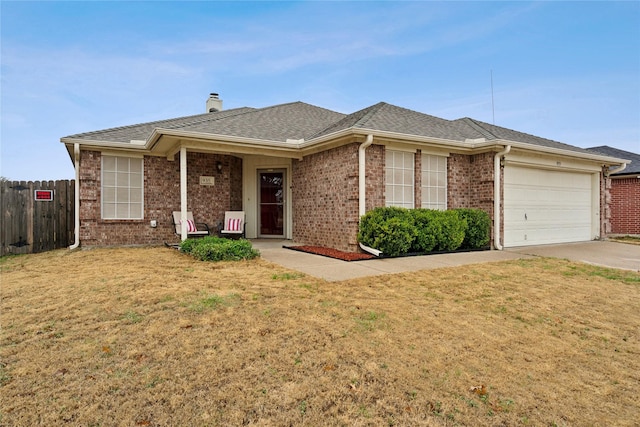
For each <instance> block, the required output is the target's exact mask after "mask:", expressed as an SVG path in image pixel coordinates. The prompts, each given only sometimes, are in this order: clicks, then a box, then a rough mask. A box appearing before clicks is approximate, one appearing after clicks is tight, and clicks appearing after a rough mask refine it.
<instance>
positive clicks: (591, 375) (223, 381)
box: [0, 248, 640, 426]
mask: <svg viewBox="0 0 640 427" xmlns="http://www.w3.org/2000/svg"><path fill="white" fill-rule="evenodd" d="M364 262H366V261H364ZM0 268H1V288H0V290H1V298H2V301H1V306H0V308H1V312H0V325H1V327H2V330H1V336H0V338H1V341H0V396H1V397H0V399H1V401H0V425H3V426H5V425H6V426H35V425H45V426H53V425H65V424H68V425H82V426H119V425H128V426H170V425H171V426H218V425H219V426H235V425H260V426H283V425H309V426H320V425H328V426H369V425H370V426H382V425H386V426H393V425H396V426H400V425H402V426H416V425H425V426H432V425H433V426H440V425H449V426H453V425H487V426H503V425H504V426H507V425H509V426H513V425H531V426H554V425H557V426H563V425H567V426H582V425H602V426H604V425H628V426H632V425H637V420H638V419H640V400H639V399H638V393H639V390H640V274H638V273H633V272H626V271H618V270H607V269H603V268H598V267H593V266H588V265H583V264H577V263H571V262H568V261H563V260H556V259H535V260H519V261H512V262H504V263H494V264H482V265H473V266H466V267H457V268H448V269H440V270H429V271H423V272H415V273H405V274H397V275H387V276H379V277H374V278H363V279H356V280H350V281H345V282H338V283H336V282H331V283H329V282H325V281H322V280H320V279H315V278H313V277H309V276H304V275H302V274H300V273H296V272H294V271H290V270H286V269H284V268H282V267H279V266H277V265H273V264H270V263H268V262H266V261H264V260H261V259H257V260H253V261H242V262H236V263H228V262H224V263H209V262H200V261H196V260H194V259H193V258H190V257H188V256H186V255H183V254H181V253H179V252H177V251H175V250H171V249H167V248H119V249H99V250H98V249H96V250H90V251H78V252H69V251H67V250H59V251H54V252H48V253H44V254H36V255H26V256H15V257H5V258H2V259H0Z"/></svg>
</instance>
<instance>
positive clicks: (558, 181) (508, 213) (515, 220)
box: [504, 165, 599, 247]
mask: <svg viewBox="0 0 640 427" xmlns="http://www.w3.org/2000/svg"><path fill="white" fill-rule="evenodd" d="M594 177H595V178H594ZM597 183H598V178H597V175H594V173H593V172H584V171H568V170H562V169H541V168H536V167H526V166H519V165H507V166H505V168H504V246H505V247H514V246H528V245H543V244H550V243H568V242H582V241H588V240H592V239H593V238H595V237H597V232H596V233H595V235H594V231H593V230H594V225H596V224H597V223H598V221H599V218H598V212H599V202H598V196H597V194H598V190H599V188H597V187H596V186H597V185H598V184H597ZM594 187H596V188H594Z"/></svg>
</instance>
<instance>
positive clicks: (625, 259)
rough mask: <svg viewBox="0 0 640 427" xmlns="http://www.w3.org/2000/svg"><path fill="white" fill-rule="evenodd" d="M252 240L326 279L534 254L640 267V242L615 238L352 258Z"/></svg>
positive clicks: (271, 257)
mask: <svg viewBox="0 0 640 427" xmlns="http://www.w3.org/2000/svg"><path fill="white" fill-rule="evenodd" d="M251 242H252V244H253V247H254V248H256V249H258V250H259V251H260V254H261V255H262V258H264V259H265V260H267V261H270V262H273V263H275V264H279V265H282V266H284V267H287V268H290V269H292V270H296V271H299V272H302V273H305V274H308V275H310V276H314V277H319V278H321V279H324V280H327V281H341V280H348V279H354V278H358V277H368V276H377V275H381V274H390V273H401V272H405V271H416V270H427V269H434V268H442V267H455V266H459V265H467V264H479V263H485V262H496V261H507V260H513V259H522V258H532V257H536V256H544V257H555V258H563V259H570V260H572V261H580V262H587V263H589V264H595V265H602V266H606V267H612V268H623V269H628V270H634V271H638V269H640V246H638V245H627V244H623V243H615V242H585V243H574V244H563V245H545V246H530V247H522V248H511V249H508V250H504V251H481V252H463V253H453V254H441V255H428V256H413V257H403V258H386V259H372V260H367V261H352V262H346V261H340V260H337V259H333V258H327V257H324V256H320V255H313V254H308V253H304V252H298V251H293V250H291V249H285V248H283V247H282V246H283V245H291V244H292V242H291V241H289V240H270V239H258V240H252V241H251Z"/></svg>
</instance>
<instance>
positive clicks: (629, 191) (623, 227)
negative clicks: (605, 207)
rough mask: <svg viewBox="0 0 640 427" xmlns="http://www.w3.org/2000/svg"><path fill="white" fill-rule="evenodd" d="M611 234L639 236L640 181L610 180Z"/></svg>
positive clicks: (634, 178) (636, 179)
mask: <svg viewBox="0 0 640 427" xmlns="http://www.w3.org/2000/svg"><path fill="white" fill-rule="evenodd" d="M610 192H611V205H610V207H611V219H610V220H611V233H613V234H638V235H640V179H639V178H636V177H635V176H634V177H632V178H614V179H611V190H610Z"/></svg>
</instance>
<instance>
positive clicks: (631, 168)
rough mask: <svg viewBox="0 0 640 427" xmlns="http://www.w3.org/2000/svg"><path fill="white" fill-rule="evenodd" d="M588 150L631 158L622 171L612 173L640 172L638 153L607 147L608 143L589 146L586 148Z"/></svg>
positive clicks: (629, 173) (626, 158)
mask: <svg viewBox="0 0 640 427" xmlns="http://www.w3.org/2000/svg"><path fill="white" fill-rule="evenodd" d="M588 150H589V151H593V152H595V153H599V154H604V155H605V156H611V157H617V158H619V159H625V160H631V163H629V164H628V165H627V167H626V168H624V170H623V171H622V172H618V173H616V174H613V175H635V174H639V173H640V154H636V153H632V152H630V151H624V150H619V149H617V148H613V147H609V146H608V145H601V146H599V147H591V148H588Z"/></svg>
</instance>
